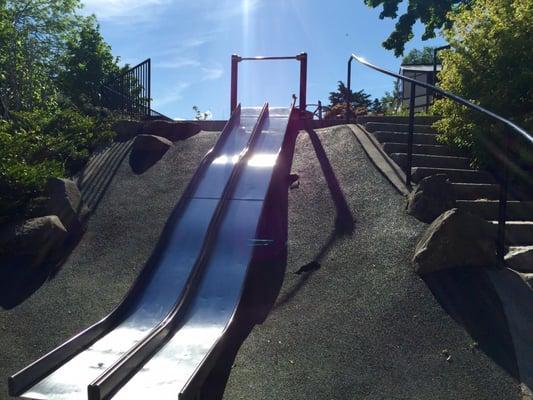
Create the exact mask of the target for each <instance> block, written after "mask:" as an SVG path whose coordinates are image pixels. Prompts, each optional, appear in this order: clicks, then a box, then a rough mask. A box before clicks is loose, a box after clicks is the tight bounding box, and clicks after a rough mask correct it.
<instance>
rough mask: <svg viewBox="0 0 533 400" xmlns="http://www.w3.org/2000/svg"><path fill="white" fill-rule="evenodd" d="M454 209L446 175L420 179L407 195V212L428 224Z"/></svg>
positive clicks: (453, 198) (449, 184)
mask: <svg viewBox="0 0 533 400" xmlns="http://www.w3.org/2000/svg"><path fill="white" fill-rule="evenodd" d="M454 207H455V193H454V190H453V185H452V183H451V182H450V180H449V179H448V176H447V175H446V174H436V175H431V176H428V177H426V178H424V179H422V180H421V181H420V183H419V184H418V186H417V188H416V189H415V190H413V191H412V192H411V193H410V194H409V196H408V201H407V212H408V213H409V214H411V215H412V216H414V217H415V218H417V219H419V220H420V221H422V222H426V223H428V224H429V223H431V222H433V221H434V220H435V218H437V217H438V216H439V215H441V214H442V213H443V212H444V211H447V210H450V209H452V208H454Z"/></svg>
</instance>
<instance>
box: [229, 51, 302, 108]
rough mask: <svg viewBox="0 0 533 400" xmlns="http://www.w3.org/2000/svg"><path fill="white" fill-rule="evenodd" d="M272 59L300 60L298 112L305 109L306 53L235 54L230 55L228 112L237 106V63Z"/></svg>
mask: <svg viewBox="0 0 533 400" xmlns="http://www.w3.org/2000/svg"><path fill="white" fill-rule="evenodd" d="M272 60H297V61H300V106H299V109H300V113H302V115H303V112H304V111H305V106H306V100H307V53H300V54H298V55H296V56H270V57H269V56H257V57H241V56H239V55H237V54H233V55H232V56H231V96H230V97H231V99H230V112H233V110H234V109H235V107H237V80H238V70H239V63H240V62H241V61H272Z"/></svg>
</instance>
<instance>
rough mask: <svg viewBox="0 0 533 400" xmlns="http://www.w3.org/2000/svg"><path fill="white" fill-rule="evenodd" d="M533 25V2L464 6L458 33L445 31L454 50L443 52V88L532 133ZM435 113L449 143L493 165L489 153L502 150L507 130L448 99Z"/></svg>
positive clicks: (503, 0)
mask: <svg viewBox="0 0 533 400" xmlns="http://www.w3.org/2000/svg"><path fill="white" fill-rule="evenodd" d="M532 20H533V2H531V1H523V0H476V2H475V3H474V4H473V5H472V7H471V8H467V7H461V8H460V10H459V11H458V12H457V13H455V14H454V15H453V16H451V22H452V23H453V28H450V29H447V30H445V31H444V35H445V37H446V38H447V39H448V41H449V43H450V44H451V46H452V49H451V50H446V51H443V52H442V59H443V71H442V72H441V73H440V75H439V78H440V85H441V86H442V87H443V88H444V89H446V90H448V91H451V92H453V93H455V94H458V95H460V96H461V97H464V98H466V99H474V100H473V101H474V102H475V103H477V104H480V105H482V106H483V107H485V108H487V109H489V110H491V111H493V112H495V113H497V114H499V115H502V116H504V117H506V118H510V119H511V120H513V121H514V122H516V123H517V124H518V125H522V126H524V127H525V128H526V129H527V130H529V131H531V129H532V128H533V87H532V86H531V82H532V81H533V68H532V65H533V53H532V52H531V49H532V48H533V25H532V24H531V21H532ZM433 111H435V112H436V113H438V114H440V115H442V117H443V118H442V119H441V120H440V121H439V122H437V123H436V125H435V126H436V128H437V129H438V130H439V131H440V132H441V133H442V134H443V136H442V140H443V141H445V142H446V143H450V144H454V145H456V146H458V147H461V148H467V149H472V150H473V152H474V154H475V156H476V158H477V160H478V161H479V162H481V163H484V164H490V163H492V162H493V159H492V158H491V157H490V156H489V155H488V154H489V153H487V149H488V148H492V149H496V150H497V149H501V148H502V146H503V145H502V135H503V132H502V129H501V126H498V125H497V124H495V123H494V122H492V121H490V120H489V119H487V117H484V116H482V115H481V114H480V113H477V112H475V111H471V110H468V109H466V108H465V107H463V106H460V105H458V104H457V103H455V102H452V101H451V100H447V99H440V100H437V101H436V102H435V105H434V107H433ZM506 134H508V132H507V133H506ZM522 147H523V146H522ZM519 151H523V150H519Z"/></svg>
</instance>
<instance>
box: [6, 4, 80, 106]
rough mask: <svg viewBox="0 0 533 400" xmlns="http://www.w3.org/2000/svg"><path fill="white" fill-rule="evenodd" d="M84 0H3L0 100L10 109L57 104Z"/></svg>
mask: <svg viewBox="0 0 533 400" xmlns="http://www.w3.org/2000/svg"><path fill="white" fill-rule="evenodd" d="M79 6H80V3H79V1H78V0H26V1H17V0H0V39H2V41H1V43H2V46H0V98H1V99H2V101H1V103H2V108H4V110H3V112H4V115H7V114H8V112H9V111H10V110H12V111H21V110H31V109H33V108H34V107H50V106H53V103H54V102H55V99H56V96H57V88H56V86H55V85H54V82H53V81H54V78H55V76H56V75H57V72H58V60H59V57H60V55H61V54H62V51H63V50H64V45H65V38H68V37H69V36H70V35H71V34H72V32H74V31H75V29H76V26H77V23H78V21H79V17H78V16H77V15H76V13H75V11H76V9H77V8H78V7H79Z"/></svg>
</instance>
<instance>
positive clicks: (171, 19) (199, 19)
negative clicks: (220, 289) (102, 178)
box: [84, 0, 443, 119]
mask: <svg viewBox="0 0 533 400" xmlns="http://www.w3.org/2000/svg"><path fill="white" fill-rule="evenodd" d="M84 3H85V8H84V12H85V13H95V14H96V16H97V18H98V21H99V23H100V27H101V31H102V34H103V36H104V38H105V40H106V41H107V42H108V43H109V44H110V45H111V47H112V49H113V53H114V54H115V55H117V56H120V57H121V60H122V62H126V63H129V64H132V65H133V64H137V63H138V62H140V61H142V60H144V59H146V58H148V57H150V58H151V59H152V97H153V106H152V108H154V109H156V110H157V111H159V112H161V113H163V114H165V115H168V116H169V117H172V118H180V119H192V117H193V116H194V112H193V110H192V106H193V105H196V106H198V107H199V108H200V110H202V111H205V110H209V111H211V112H212V114H213V118H215V119H225V118H227V117H228V114H229V90H230V57H231V54H233V53H236V54H239V55H242V56H256V55H296V54H298V53H300V52H303V51H305V52H307V53H308V57H309V59H308V95H307V97H308V103H316V101H317V100H322V102H324V103H327V97H328V93H329V92H330V91H332V90H334V89H335V88H336V85H337V81H338V80H343V81H345V80H346V62H347V59H348V57H349V55H350V54H351V53H352V52H353V53H356V54H359V55H363V56H364V57H365V58H366V59H367V60H369V61H371V62H374V63H377V64H379V65H382V66H385V67H387V68H389V69H392V70H398V67H399V65H400V60H399V59H397V58H395V57H394V55H393V53H392V52H391V51H388V50H385V49H384V48H382V47H381V43H382V42H383V40H384V39H385V38H386V37H387V36H388V34H389V33H390V32H391V31H392V29H393V27H394V21H392V20H390V19H385V20H380V19H379V18H378V15H379V11H380V10H379V9H371V8H369V7H367V6H365V5H364V4H363V1H362V0H330V1H325V0H320V1H319V0H85V1H84ZM421 32H422V27H421V26H417V29H416V38H415V39H414V40H412V41H411V42H410V43H409V44H408V46H407V51H408V50H410V49H412V48H421V47H422V46H424V45H441V44H443V40H442V39H440V38H438V39H435V40H431V41H426V42H422V41H420V39H419V38H420V34H421ZM354 67H355V68H354V70H353V77H352V82H353V87H354V88H356V89H365V91H366V92H368V93H370V94H371V95H372V96H374V97H380V96H381V95H382V94H383V93H384V92H385V91H390V90H391V88H392V80H391V79H390V78H387V77H385V76H382V75H381V74H379V73H377V72H373V71H372V70H369V69H367V68H365V67H362V66H355V65H354ZM239 74H240V76H239V101H240V102H241V103H242V104H243V106H252V105H261V104H262V103H263V102H264V101H269V103H270V104H271V105H276V106H281V105H288V104H289V103H290V100H291V94H292V93H296V94H298V83H299V65H298V62H296V61H269V62H261V63H258V62H253V63H252V62H247V63H241V64H240V66H239Z"/></svg>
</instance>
